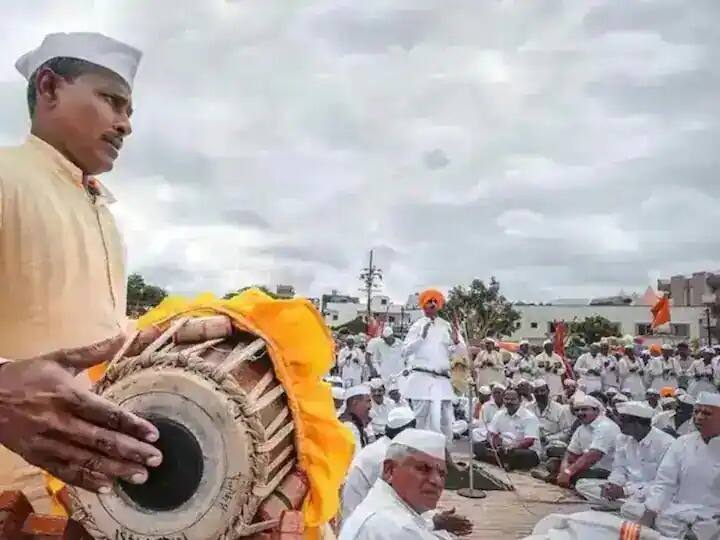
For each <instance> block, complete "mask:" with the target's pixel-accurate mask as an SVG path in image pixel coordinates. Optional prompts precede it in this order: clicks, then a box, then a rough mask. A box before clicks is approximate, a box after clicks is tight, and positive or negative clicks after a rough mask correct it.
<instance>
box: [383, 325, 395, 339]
mask: <svg viewBox="0 0 720 540" xmlns="http://www.w3.org/2000/svg"><path fill="white" fill-rule="evenodd" d="M392 335H393V329H392V326H386V327H385V328H383V331H382V337H390V336H392Z"/></svg>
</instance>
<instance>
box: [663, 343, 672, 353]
mask: <svg viewBox="0 0 720 540" xmlns="http://www.w3.org/2000/svg"><path fill="white" fill-rule="evenodd" d="M660 348H661V349H662V350H663V351H672V350H673V348H674V347H673V346H672V345H670V344H669V343H663V344H662V347H660Z"/></svg>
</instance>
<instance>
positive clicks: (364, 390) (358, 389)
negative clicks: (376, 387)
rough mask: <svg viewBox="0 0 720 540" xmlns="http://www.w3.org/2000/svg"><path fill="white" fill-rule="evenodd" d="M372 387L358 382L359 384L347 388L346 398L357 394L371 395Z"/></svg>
mask: <svg viewBox="0 0 720 540" xmlns="http://www.w3.org/2000/svg"><path fill="white" fill-rule="evenodd" d="M369 395H370V388H369V387H368V386H367V385H366V384H358V385H357V386H351V387H350V388H348V389H347V390H345V399H346V400H348V399H350V398H352V397H355V396H369Z"/></svg>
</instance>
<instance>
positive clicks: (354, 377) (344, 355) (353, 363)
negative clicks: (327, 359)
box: [337, 347, 365, 388]
mask: <svg viewBox="0 0 720 540" xmlns="http://www.w3.org/2000/svg"><path fill="white" fill-rule="evenodd" d="M337 364H338V368H339V369H340V376H341V377H342V380H343V385H345V388H349V387H351V386H357V385H358V384H360V383H361V382H362V374H363V365H364V364H365V359H364V358H363V355H362V351H361V350H360V349H358V348H356V347H353V348H352V349H349V348H348V347H343V348H342V349H340V352H339V353H338V360H337Z"/></svg>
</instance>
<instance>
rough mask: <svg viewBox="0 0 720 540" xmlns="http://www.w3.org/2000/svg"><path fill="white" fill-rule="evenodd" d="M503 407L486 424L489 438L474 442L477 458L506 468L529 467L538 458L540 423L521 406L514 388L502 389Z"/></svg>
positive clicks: (531, 466)
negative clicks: (503, 391) (488, 423)
mask: <svg viewBox="0 0 720 540" xmlns="http://www.w3.org/2000/svg"><path fill="white" fill-rule="evenodd" d="M504 403H505V408H504V409H501V410H500V411H499V412H498V413H497V414H496V415H495V417H494V418H493V419H492V422H490V425H489V426H488V440H487V441H481V442H473V453H474V454H475V457H476V458H477V459H479V460H480V461H485V462H487V463H492V464H493V465H499V464H502V466H503V467H504V468H505V469H506V470H513V469H523V470H529V469H532V468H533V467H535V466H536V465H537V464H538V463H539V462H540V456H539V452H540V423H539V422H538V419H537V417H536V416H535V415H534V414H533V413H531V412H530V411H528V410H527V409H526V408H524V407H521V406H520V396H519V395H518V393H517V391H516V390H513V389H508V390H506V391H505V399H504Z"/></svg>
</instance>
